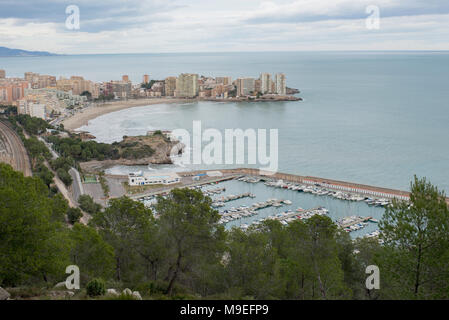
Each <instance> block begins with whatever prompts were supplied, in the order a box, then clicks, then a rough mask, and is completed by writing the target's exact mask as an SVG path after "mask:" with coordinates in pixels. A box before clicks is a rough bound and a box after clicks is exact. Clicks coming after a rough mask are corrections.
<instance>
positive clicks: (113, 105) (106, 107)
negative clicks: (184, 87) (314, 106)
mask: <svg viewBox="0 0 449 320" xmlns="http://www.w3.org/2000/svg"><path fill="white" fill-rule="evenodd" d="M200 101H210V102H225V103H229V102H249V103H251V102H282V101H302V99H301V98H298V97H294V96H288V98H287V96H283V97H281V98H273V99H259V98H257V99H243V98H231V99H213V98H150V99H130V100H125V101H113V102H105V103H101V104H95V105H93V106H89V107H87V108H84V109H82V110H81V111H78V112H76V113H75V114H74V115H72V116H71V117H69V118H66V119H64V120H62V121H61V123H62V124H63V125H64V129H66V130H68V131H72V132H73V131H75V130H76V129H78V128H80V127H82V126H84V125H87V124H88V122H89V120H93V119H95V118H98V117H100V116H102V115H104V114H108V113H111V112H115V111H120V110H123V109H128V108H133V107H143V106H150V105H156V104H168V103H191V102H200Z"/></svg>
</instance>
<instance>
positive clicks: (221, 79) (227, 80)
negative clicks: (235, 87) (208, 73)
mask: <svg viewBox="0 0 449 320" xmlns="http://www.w3.org/2000/svg"><path fill="white" fill-rule="evenodd" d="M215 81H216V83H217V84H224V85H230V84H232V79H231V77H216V78H215Z"/></svg>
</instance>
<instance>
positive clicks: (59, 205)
mask: <svg viewBox="0 0 449 320" xmlns="http://www.w3.org/2000/svg"><path fill="white" fill-rule="evenodd" d="M68 209H69V204H68V202H67V200H66V199H65V198H64V197H63V195H62V194H60V193H57V194H56V195H55V196H54V197H53V198H51V220H53V221H58V222H61V223H64V222H65V215H66V214H67V210H68Z"/></svg>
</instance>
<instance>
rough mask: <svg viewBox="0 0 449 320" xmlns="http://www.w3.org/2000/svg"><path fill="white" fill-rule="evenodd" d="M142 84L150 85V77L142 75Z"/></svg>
mask: <svg viewBox="0 0 449 320" xmlns="http://www.w3.org/2000/svg"><path fill="white" fill-rule="evenodd" d="M142 83H150V76H149V75H148V74H144V75H143V79H142Z"/></svg>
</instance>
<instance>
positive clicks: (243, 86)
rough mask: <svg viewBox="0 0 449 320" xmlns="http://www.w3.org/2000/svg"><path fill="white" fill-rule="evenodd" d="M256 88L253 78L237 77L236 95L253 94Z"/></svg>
mask: <svg viewBox="0 0 449 320" xmlns="http://www.w3.org/2000/svg"><path fill="white" fill-rule="evenodd" d="M255 89H256V86H255V79H254V78H238V79H237V96H240V97H242V96H243V97H244V96H249V95H251V94H254V91H255Z"/></svg>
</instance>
